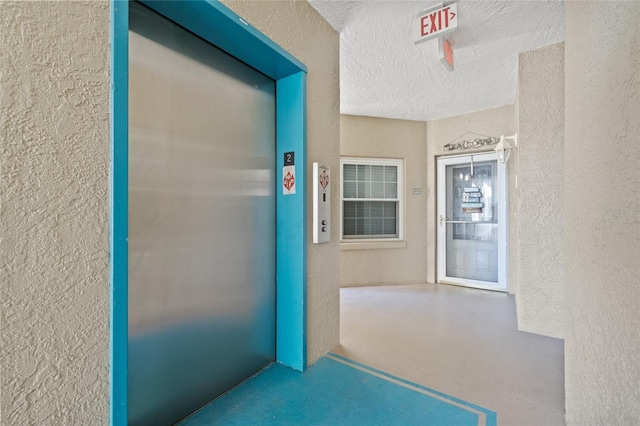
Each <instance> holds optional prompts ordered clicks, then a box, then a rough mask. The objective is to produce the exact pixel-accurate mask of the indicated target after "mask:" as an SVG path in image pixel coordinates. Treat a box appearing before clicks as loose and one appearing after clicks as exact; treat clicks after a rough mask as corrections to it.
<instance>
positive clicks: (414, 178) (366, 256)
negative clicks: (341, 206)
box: [334, 115, 427, 286]
mask: <svg viewBox="0 0 640 426" xmlns="http://www.w3.org/2000/svg"><path fill="white" fill-rule="evenodd" d="M425 138H426V125H425V123H424V122H422V121H406V120H390V119H385V118H375V117H360V116H353V115H342V116H341V117H340V140H341V145H340V154H341V155H342V156H343V157H373V158H400V159H403V160H404V202H405V207H404V241H403V242H383V243H367V242H364V241H363V242H360V241H359V242H346V243H342V250H341V253H340V282H341V284H342V286H357V285H375V284H404V283H423V282H426V279H427V262H426V250H427V221H426V216H425V214H424V212H425V210H426V199H427V161H426V159H427V149H426V145H425ZM414 187H420V188H421V193H420V194H413V188H414ZM335 194H336V197H335V199H337V200H339V198H340V188H338V190H337V192H335ZM334 217H335V216H334ZM339 217H340V216H337V217H336V219H334V228H338V230H339V227H340V222H339V220H340V219H339Z"/></svg>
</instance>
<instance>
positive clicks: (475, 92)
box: [309, 0, 564, 121]
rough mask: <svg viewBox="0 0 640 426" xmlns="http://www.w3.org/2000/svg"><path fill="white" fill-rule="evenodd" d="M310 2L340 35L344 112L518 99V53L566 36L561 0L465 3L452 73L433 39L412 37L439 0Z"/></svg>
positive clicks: (447, 109) (406, 115)
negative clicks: (414, 22) (418, 41)
mask: <svg viewBox="0 0 640 426" xmlns="http://www.w3.org/2000/svg"><path fill="white" fill-rule="evenodd" d="M309 1H310V3H311V4H312V5H313V7H315V8H316V9H318V11H320V13H321V14H322V15H323V16H324V17H325V18H326V19H327V21H329V23H330V24H331V25H333V27H334V28H335V29H336V30H338V31H339V32H340V57H341V61H340V76H341V82H342V86H343V89H342V92H341V107H342V108H341V112H342V113H343V114H350V115H360V116H372V117H386V118H396V119H404V120H421V121H426V120H435V119H440V118H446V117H451V116H457V115H461V114H466V113H471V112H474V111H482V110H487V109H492V108H496V107H500V106H502V105H507V104H513V101H514V95H515V88H516V79H517V71H518V63H517V62H518V53H520V52H525V51H528V50H531V49H537V48H539V47H543V46H547V45H549V44H553V43H558V42H560V41H562V40H563V39H564V25H563V16H564V4H563V2H562V1H461V2H458V3H457V4H458V14H459V15H458V17H459V22H458V29H457V30H455V31H454V32H453V33H451V34H449V35H447V37H451V38H452V39H453V42H454V45H453V51H454V58H455V71H454V72H449V71H448V70H447V69H446V68H445V67H444V66H443V65H442V64H441V63H440V60H439V59H438V44H437V41H436V40H429V41H427V42H425V43H422V44H418V45H415V44H414V41H413V36H412V20H413V17H414V16H416V15H418V14H420V13H421V12H422V11H423V10H424V9H425V8H428V7H430V6H432V5H434V4H437V3H438V2H435V1H422V0H404V1H394V0H384V1H336V0H309ZM440 3H442V2H440ZM445 3H449V2H445Z"/></svg>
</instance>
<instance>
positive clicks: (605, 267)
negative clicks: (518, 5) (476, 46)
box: [564, 2, 640, 426]
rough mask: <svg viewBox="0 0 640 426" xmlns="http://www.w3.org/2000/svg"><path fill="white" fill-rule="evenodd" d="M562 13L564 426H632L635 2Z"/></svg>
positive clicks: (637, 322) (639, 317) (638, 134)
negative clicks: (599, 27)
mask: <svg viewBox="0 0 640 426" xmlns="http://www.w3.org/2000/svg"><path fill="white" fill-rule="evenodd" d="M565 10H566V13H565V26H566V39H565V48H566V50H565V62H566V68H565V101H566V104H565V112H566V121H565V150H564V179H565V191H564V192H565V204H564V211H565V220H564V236H565V244H564V255H565V265H566V272H565V280H566V291H565V296H566V315H565V387H566V418H567V424H568V425H569V426H573V425H576V426H577V425H580V426H582V425H603V424H607V425H638V424H640V403H639V401H640V278H639V277H640V189H639V188H640V62H638V61H639V58H640V3H639V2H565ZM594 22H609V23H611V26H607V27H605V28H604V29H603V30H602V31H596V30H594V28H593V23H594Z"/></svg>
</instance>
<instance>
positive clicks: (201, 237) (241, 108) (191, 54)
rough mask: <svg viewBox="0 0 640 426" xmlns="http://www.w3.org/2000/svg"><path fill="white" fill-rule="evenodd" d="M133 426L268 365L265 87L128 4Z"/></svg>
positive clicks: (182, 409)
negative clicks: (129, 27) (129, 10)
mask: <svg viewBox="0 0 640 426" xmlns="http://www.w3.org/2000/svg"><path fill="white" fill-rule="evenodd" d="M130 26H131V31H130V33H129V37H130V41H129V49H130V53H129V54H130V57H129V203H130V205H129V354H128V359H129V367H128V392H129V398H128V403H129V405H128V410H129V411H128V416H129V423H130V424H132V425H143V424H144V425H165V424H166V425H169V424H174V423H175V422H177V421H179V420H180V419H182V418H184V417H185V416H187V415H189V414H190V413H192V412H193V411H195V410H197V409H198V408H199V407H201V406H203V405H204V404H206V403H207V402H209V401H211V400H212V399H214V398H215V397H217V396H219V395H220V394H221V393H223V392H225V391H227V390H228V389H230V388H231V387H233V386H234V385H236V384H238V383H239V382H241V381H242V380H244V379H245V378H247V377H249V376H251V375H252V374H253V373H255V372H256V371H258V370H259V369H261V368H262V367H263V366H265V365H267V364H268V363H270V362H271V361H272V360H273V359H274V356H275V83H274V81H273V80H271V79H269V78H268V77H265V76H264V75H262V74H260V73H259V72H257V71H255V70H253V69H252V68H249V67H248V66H246V65H244V64H243V63H241V62H239V61H237V60H236V59H234V58H232V57H231V56H229V55H227V54H226V53H223V52H221V51H220V50H218V49H217V48H215V47H214V46H212V45H210V44H208V43H206V42H205V41H203V40H201V39H200V38H198V37H196V36H194V35H193V34H191V33H189V32H187V31H186V30H184V29H183V28H181V27H178V26H177V25H175V24H173V23H171V22H169V21H167V20H166V19H165V18H163V17H161V16H159V15H156V14H155V13H153V12H152V11H150V10H148V9H146V8H145V7H144V6H141V5H138V4H133V5H132V6H131V14H130Z"/></svg>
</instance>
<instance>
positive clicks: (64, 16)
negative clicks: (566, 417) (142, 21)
mask: <svg viewBox="0 0 640 426" xmlns="http://www.w3.org/2000/svg"><path fill="white" fill-rule="evenodd" d="M231 7H232V8H233V9H236V10H237V11H238V13H239V14H240V15H241V16H243V17H245V18H246V19H247V20H248V21H249V22H251V23H252V24H254V25H255V26H256V27H258V28H259V29H261V30H262V31H264V32H265V33H266V34H267V35H268V36H270V37H271V38H273V39H274V40H275V41H276V42H277V43H279V44H280V45H281V46H283V47H284V48H285V49H287V50H289V52H291V53H292V54H293V55H295V56H296V57H297V58H298V59H300V60H302V61H303V62H304V63H306V65H307V66H308V68H309V77H308V97H309V102H308V153H309V164H308V165H307V172H308V173H309V175H310V173H311V162H312V161H321V162H323V163H325V164H328V165H329V166H331V167H332V169H333V170H337V169H338V164H339V112H338V108H339V82H338V35H337V33H336V32H335V31H334V30H333V29H332V28H331V27H330V26H329V25H328V24H327V23H326V22H325V21H324V20H323V19H322V18H321V17H320V16H319V15H318V14H317V12H316V11H315V10H314V9H313V8H311V7H310V6H309V4H307V3H306V2H304V1H298V2H278V1H276V2H253V1H246V2H232V3H231ZM0 11H1V13H0V17H1V19H2V20H1V22H2V28H3V30H2V32H1V33H0V34H1V35H0V48H1V49H2V52H3V55H2V76H1V77H0V84H1V85H2V90H1V94H2V97H1V98H0V107H1V108H2V110H1V114H0V120H1V121H0V128H1V129H2V135H3V137H2V151H1V155H2V157H1V164H2V171H1V173H2V175H1V179H2V206H1V213H2V215H1V219H0V235H2V268H3V271H2V273H3V280H2V290H1V291H2V310H1V315H2V332H1V339H2V347H1V349H0V354H1V368H2V370H1V373H2V389H1V396H0V398H1V400H0V402H1V404H2V423H3V424H5V423H6V424H38V425H40V424H42V425H46V424H65V425H66V424H74V425H80V424H86V425H95V424H107V422H108V404H109V396H108V393H109V381H108V376H109V297H110V293H109V273H108V260H109V247H108V243H109V239H108V238H109V236H108V220H109V218H108V169H109V116H108V110H109V3H108V2H106V1H84V2H0ZM338 189H339V187H338V184H337V182H336V181H335V180H334V182H333V186H332V190H333V191H334V193H335V192H336V191H338ZM309 194H311V188H309ZM310 199H311V196H310V195H309V200H310ZM309 206H310V205H309ZM338 214H339V213H338V200H337V199H336V201H335V203H334V205H333V209H332V215H333V216H334V217H337V215H338ZM310 226H311V210H310V209H309V252H308V254H309V264H308V266H309V270H308V278H309V282H308V300H309V307H308V336H307V339H308V355H309V361H310V362H313V361H314V360H316V359H317V358H318V357H319V356H321V355H322V354H324V353H325V352H326V351H327V350H329V349H331V348H332V347H333V346H335V345H336V344H337V343H338V332H339V290H338V288H339V267H338V265H339V261H340V258H339V255H340V253H339V243H338V239H339V237H338V233H337V231H336V230H335V229H334V233H333V234H332V242H331V243H329V244H324V245H322V246H313V245H312V244H311V228H310Z"/></svg>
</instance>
